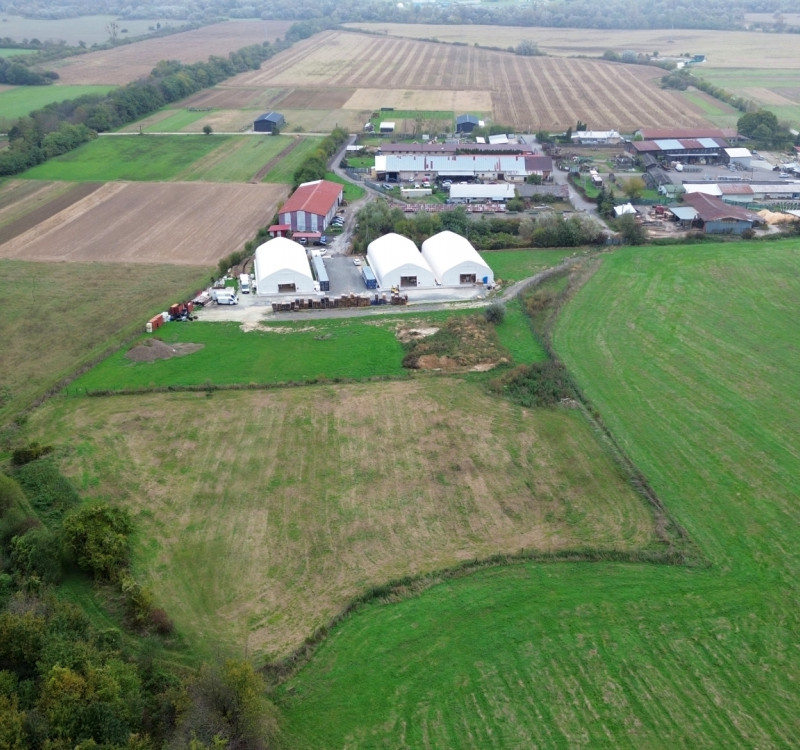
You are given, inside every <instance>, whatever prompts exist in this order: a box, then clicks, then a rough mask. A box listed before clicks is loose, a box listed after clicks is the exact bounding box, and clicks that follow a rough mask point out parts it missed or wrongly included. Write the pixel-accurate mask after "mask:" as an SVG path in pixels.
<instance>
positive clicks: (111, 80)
mask: <svg viewBox="0 0 800 750" xmlns="http://www.w3.org/2000/svg"><path fill="white" fill-rule="evenodd" d="M290 26H291V22H289V21H286V22H281V21H270V22H269V23H266V22H264V21H258V20H251V21H226V22H224V23H218V24H214V25H212V26H203V27H202V28H199V29H193V30H192V31H184V32H181V33H179V34H172V35H170V36H165V37H160V38H158V39H144V40H142V41H140V42H136V43H135V44H125V45H121V46H119V47H114V48H112V49H107V50H98V51H96V52H88V53H86V54H85V55H79V56H77V57H72V58H68V59H66V60H64V61H62V62H60V63H58V64H53V68H54V69H55V70H56V72H57V73H58V75H59V80H58V84H57V85H64V84H67V85H75V84H83V85H85V84H109V85H116V86H121V85H123V84H126V83H130V82H131V81H135V80H137V79H139V78H146V77H147V76H148V75H150V71H151V70H152V69H153V68H155V66H156V65H157V64H158V63H159V62H160V61H161V60H179V61H180V62H182V63H187V64H188V63H194V62H205V61H206V60H207V59H208V57H209V55H219V56H221V57H225V56H226V55H227V54H228V53H229V52H235V51H236V50H239V49H241V48H242V47H246V46H248V45H250V44H261V43H262V42H268V41H275V40H276V39H278V38H280V37H282V36H283V35H284V34H285V33H286V32H287V31H288V29H289V27H290Z"/></svg>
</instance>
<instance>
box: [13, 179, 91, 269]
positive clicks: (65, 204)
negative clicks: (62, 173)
mask: <svg viewBox="0 0 800 750" xmlns="http://www.w3.org/2000/svg"><path fill="white" fill-rule="evenodd" d="M18 184H19V189H18V190H12V191H9V192H8V193H7V194H4V195H3V198H4V199H7V200H8V202H7V203H6V201H5V200H4V201H3V203H5V205H2V207H1V208H0V246H1V245H2V244H3V243H5V242H8V241H9V240H12V239H13V238H14V237H17V236H18V235H20V234H23V233H25V232H27V231H28V230H30V229H33V228H34V227H36V226H37V225H39V224H40V223H41V222H43V221H46V220H47V219H49V218H50V217H52V216H55V215H56V214H57V213H59V212H61V211H64V210H65V209H68V208H69V207H70V206H72V205H73V204H74V203H77V202H78V201H80V200H83V199H84V198H86V197H87V196H89V195H91V194H92V193H93V192H94V191H95V190H98V189H99V188H100V187H102V184H103V183H101V182H84V183H79V184H73V185H69V184H66V183H63V182H45V183H38V182H35V181H28V180H25V181H22V182H20V183H18ZM1 252H2V251H1V250H0V253H1Z"/></svg>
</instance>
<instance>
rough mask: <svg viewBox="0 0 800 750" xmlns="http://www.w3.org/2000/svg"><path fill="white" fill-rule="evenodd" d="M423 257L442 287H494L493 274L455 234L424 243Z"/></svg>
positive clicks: (450, 233)
mask: <svg viewBox="0 0 800 750" xmlns="http://www.w3.org/2000/svg"><path fill="white" fill-rule="evenodd" d="M422 257H423V258H425V260H426V261H427V262H428V265H429V266H430V267H431V268H432V269H433V273H434V275H435V276H436V280H437V281H438V282H439V283H440V284H441V285H442V286H462V285H464V284H476V283H477V284H486V285H488V286H492V285H494V272H493V271H492V269H491V268H489V265H488V264H487V263H486V261H485V260H484V259H483V258H481V256H480V255H478V251H477V250H476V249H475V248H474V247H473V246H472V243H471V242H470V241H469V240H468V239H466V238H464V237H462V236H461V235H460V234H456V233H455V232H450V231H444V232H439V234H435V235H433V237H429V238H428V239H427V240H425V242H423V243H422Z"/></svg>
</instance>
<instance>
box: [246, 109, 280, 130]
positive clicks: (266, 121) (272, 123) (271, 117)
mask: <svg viewBox="0 0 800 750" xmlns="http://www.w3.org/2000/svg"><path fill="white" fill-rule="evenodd" d="M285 124H286V120H285V119H284V118H283V115H282V114H281V113H280V112H267V113H266V114H263V115H259V116H258V117H257V118H256V119H255V121H254V122H253V130H255V131H256V133H275V132H277V131H279V130H280V129H281V128H282V127H283V126H284V125H285Z"/></svg>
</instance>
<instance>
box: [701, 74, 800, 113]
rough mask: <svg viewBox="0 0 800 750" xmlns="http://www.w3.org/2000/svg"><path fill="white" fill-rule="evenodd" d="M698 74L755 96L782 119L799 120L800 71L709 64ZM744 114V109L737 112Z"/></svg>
mask: <svg viewBox="0 0 800 750" xmlns="http://www.w3.org/2000/svg"><path fill="white" fill-rule="evenodd" d="M695 75H697V76H699V77H700V78H704V79H705V80H707V81H709V82H711V83H713V84H714V85H716V86H719V87H720V88H723V89H725V90H726V91H729V92H731V93H732V94H736V95H737V96H742V97H744V98H745V99H751V100H753V101H754V102H756V104H757V105H758V106H760V107H763V108H764V109H768V110H770V111H771V112H774V113H775V115H776V116H777V117H778V119H779V120H783V121H786V122H789V123H797V122H798V120H800V89H798V84H797V71H796V70H790V69H783V68H779V69H771V68H712V67H709V68H706V67H705V66H702V67H701V68H699V69H696V70H695ZM737 114H738V117H741V113H737Z"/></svg>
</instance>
